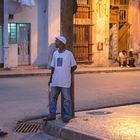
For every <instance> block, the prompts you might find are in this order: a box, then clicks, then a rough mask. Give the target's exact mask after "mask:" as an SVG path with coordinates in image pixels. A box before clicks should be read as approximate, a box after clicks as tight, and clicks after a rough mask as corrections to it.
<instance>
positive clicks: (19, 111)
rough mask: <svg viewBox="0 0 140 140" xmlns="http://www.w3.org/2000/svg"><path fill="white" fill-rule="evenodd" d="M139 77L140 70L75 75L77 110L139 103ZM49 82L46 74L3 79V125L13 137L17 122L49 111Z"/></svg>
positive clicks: (0, 102) (0, 98)
mask: <svg viewBox="0 0 140 140" xmlns="http://www.w3.org/2000/svg"><path fill="white" fill-rule="evenodd" d="M139 79H140V72H120V73H98V74H81V75H75V87H74V89H75V109H76V110H83V109H84V110H85V109H91V108H100V107H105V106H114V105H120V104H127V103H134V102H140V94H139V93H140V92H139V91H140V86H139ZM47 82H48V77H45V76H34V77H18V78H1V79H0V126H1V127H2V128H3V129H6V130H8V131H10V132H11V136H12V135H13V133H12V130H13V128H14V127H15V125H16V122H17V121H19V120H22V119H25V118H30V117H36V116H40V115H46V114H47V110H48V109H47V105H48V100H47V95H48V94H47ZM59 111H60V101H59V103H58V112H59ZM16 136H17V134H16V133H15V134H14V137H16ZM21 136H22V135H20V137H21ZM18 137H19V136H18ZM5 140H8V139H5ZM9 140H12V138H11V139H9ZM13 140H15V139H13Z"/></svg>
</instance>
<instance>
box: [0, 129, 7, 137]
mask: <svg viewBox="0 0 140 140" xmlns="http://www.w3.org/2000/svg"><path fill="white" fill-rule="evenodd" d="M7 134H8V133H7V132H4V131H1V130H0V137H3V136H6V135H7Z"/></svg>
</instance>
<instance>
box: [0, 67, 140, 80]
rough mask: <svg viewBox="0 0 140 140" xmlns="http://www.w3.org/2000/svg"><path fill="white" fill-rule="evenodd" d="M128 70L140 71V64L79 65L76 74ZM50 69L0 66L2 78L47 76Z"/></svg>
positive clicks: (0, 76)
mask: <svg viewBox="0 0 140 140" xmlns="http://www.w3.org/2000/svg"><path fill="white" fill-rule="evenodd" d="M127 71H140V66H137V67H129V68H127V67H123V68H121V67H116V66H115V67H92V66H90V65H89V66H85V65H80V66H78V68H77V70H76V71H75V74H84V73H101V72H105V73H109V72H127ZM49 74H50V70H48V69H41V68H33V67H30V66H29V67H25V68H24V67H21V68H20V67H19V68H14V69H10V70H5V69H2V68H0V78H6V77H7V78H8V77H21V76H45V75H49Z"/></svg>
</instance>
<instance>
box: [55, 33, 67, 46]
mask: <svg viewBox="0 0 140 140" xmlns="http://www.w3.org/2000/svg"><path fill="white" fill-rule="evenodd" d="M56 39H58V40H59V41H61V42H62V43H63V44H65V45H66V43H67V40H66V38H65V37H64V36H62V35H61V36H57V37H56Z"/></svg>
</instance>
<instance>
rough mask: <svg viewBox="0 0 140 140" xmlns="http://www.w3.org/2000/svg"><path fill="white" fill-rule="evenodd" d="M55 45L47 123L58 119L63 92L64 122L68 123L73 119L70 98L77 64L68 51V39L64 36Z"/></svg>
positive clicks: (57, 38)
mask: <svg viewBox="0 0 140 140" xmlns="http://www.w3.org/2000/svg"><path fill="white" fill-rule="evenodd" d="M55 45H56V47H57V48H58V50H57V51H55V52H54V54H53V58H52V62H51V77H50V81H49V83H48V84H49V85H50V84H51V97H50V104H49V115H48V116H47V118H46V119H45V121H48V120H54V119H56V108H57V100H58V96H59V94H60V92H61V94H62V96H63V98H64V103H63V109H64V118H63V121H64V122H68V121H69V120H70V119H71V118H72V110H71V96H70V86H71V74H72V72H74V70H76V68H77V64H76V61H75V59H74V56H73V54H72V52H70V51H69V50H66V38H65V37H64V36H58V37H56V40H55Z"/></svg>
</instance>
